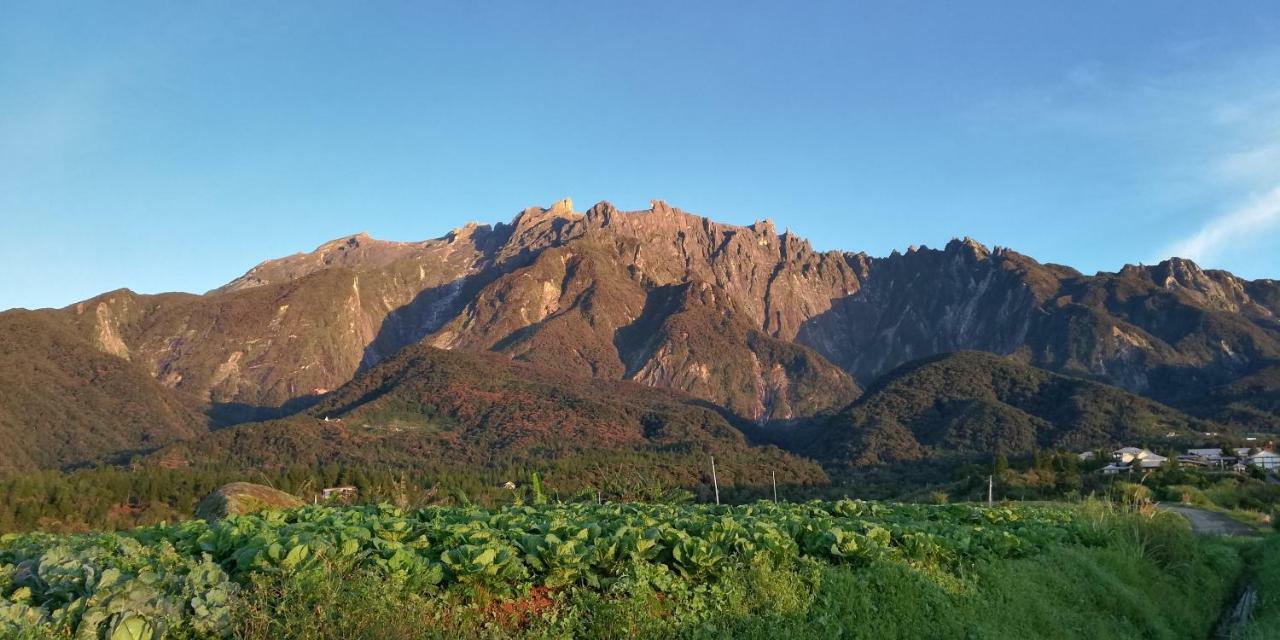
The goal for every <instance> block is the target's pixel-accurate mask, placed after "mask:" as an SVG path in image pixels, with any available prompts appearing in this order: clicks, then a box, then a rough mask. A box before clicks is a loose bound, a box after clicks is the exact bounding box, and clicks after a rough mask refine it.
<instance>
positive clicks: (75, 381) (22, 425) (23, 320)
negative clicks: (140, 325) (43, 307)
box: [0, 311, 206, 471]
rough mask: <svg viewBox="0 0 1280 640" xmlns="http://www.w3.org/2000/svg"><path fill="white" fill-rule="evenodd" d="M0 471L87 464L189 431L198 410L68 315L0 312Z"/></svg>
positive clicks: (196, 426)
mask: <svg viewBox="0 0 1280 640" xmlns="http://www.w3.org/2000/svg"><path fill="white" fill-rule="evenodd" d="M0 390H2V391H0V442H3V443H5V444H4V446H3V447H0V471H5V470H14V469H29V468H39V467H63V466H68V465H76V464H86V463H90V462H95V461H101V460H106V459H109V458H119V457H120V456H127V455H129V454H131V453H141V452H145V451H149V450H151V449H154V448H156V447H159V446H162V445H165V444H168V443H170V442H174V441H177V440H182V439H186V438H191V437H194V436H196V435H197V434H199V433H202V432H204V431H205V430H206V428H205V422H204V419H203V416H201V415H200V414H199V413H198V412H197V411H196V410H194V408H193V407H191V406H188V405H187V404H186V403H184V402H183V399H182V398H181V397H180V396H178V394H176V393H174V392H173V391H172V390H171V389H169V388H167V387H165V386H164V385H162V384H160V383H159V382H158V381H156V380H155V379H154V378H152V377H151V376H150V375H148V374H147V372H146V371H143V370H141V369H139V368H137V367H136V366H134V365H133V363H131V362H129V361H127V360H124V359H123V358H120V357H117V356H114V355H112V354H109V353H104V352H103V351H101V350H99V349H97V348H94V347H93V346H92V345H90V344H89V343H88V342H87V341H85V340H84V339H83V338H82V336H81V335H80V333H79V332H78V331H77V330H76V328H75V327H74V326H73V325H72V324H71V323H70V322H69V321H68V319H67V318H66V317H65V316H64V315H62V314H58V313H50V312H44V311H10V312H8V313H4V314H0Z"/></svg>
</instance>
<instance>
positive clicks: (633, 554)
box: [0, 500, 1105, 640]
mask: <svg viewBox="0 0 1280 640" xmlns="http://www.w3.org/2000/svg"><path fill="white" fill-rule="evenodd" d="M1095 525H1096V523H1091V522H1090V521H1089V520H1088V519H1087V518H1084V517H1082V516H1081V515H1080V512H1079V511H1078V510H1074V509H1069V508H1058V507H1034V506H1019V507H992V508H988V507H978V506H966V505H949V506H931V505H905V504H882V503H874V502H861V501H850V500H842V501H838V502H816V501H815V502H809V503H803V504H776V503H768V502H763V503H756V504H752V505H747V506H710V505H685V506H679V505H637V504H604V505H596V504H562V505H540V506H511V507H507V508H501V509H496V510H490V509H482V508H471V507H469V508H426V509H421V510H414V511H402V510H399V509H396V508H393V507H390V506H366V507H325V506H308V507H303V508H300V509H296V510H291V511H282V512H264V513H261V514H257V515H249V516H235V517H230V518H227V519H225V520H221V521H216V522H205V521H202V520H193V521H187V522H181V523H178V524H174V525H162V526H156V527H149V528H143V529H137V530H133V531H129V532H122V533H99V534H84V535H49V534H40V533H33V534H11V535H5V536H3V537H0V637H9V636H17V635H19V634H20V633H27V634H30V633H32V630H36V631H48V632H50V633H57V634H65V635H67V636H71V637H77V638H79V637H84V638H107V639H109V640H142V639H152V638H160V637H230V636H233V635H235V634H236V629H237V626H236V625H237V622H236V618H237V615H238V608H239V603H240V601H241V599H242V598H244V597H246V596H247V595H248V594H249V593H250V592H251V591H252V590H253V589H254V585H255V584H258V583H259V582H260V581H261V579H262V578H263V577H264V576H265V577H270V576H281V575H292V574H302V573H305V572H307V571H309V570H320V571H327V570H329V569H330V568H332V567H336V566H342V567H347V568H354V569H356V570H358V571H359V572H360V575H365V576H373V577H374V578H379V577H380V578H384V579H386V580H388V581H394V582H395V583H396V584H397V585H400V586H401V587H402V588H403V589H406V590H408V591H410V592H413V593H416V594H425V596H427V597H428V598H430V597H438V598H441V599H450V601H451V602H458V601H459V598H462V600H466V599H468V598H471V599H475V598H481V599H485V600H491V601H495V602H502V601H503V600H504V599H518V598H521V597H524V596H527V595H528V594H529V593H531V592H535V591H536V592H539V593H544V594H545V593H550V594H556V593H565V592H592V593H597V594H603V595H602V597H605V598H607V597H610V596H609V595H608V594H620V593H622V594H625V593H628V592H631V591H634V590H636V589H637V588H639V586H638V585H637V584H635V583H636V581H642V582H643V583H644V584H643V585H642V586H643V587H644V588H645V589H648V590H651V591H652V592H654V593H657V594H663V593H673V594H674V593H677V592H687V591H690V590H697V589H699V588H700V586H701V585H707V584H711V583H714V582H715V581H716V580H717V579H718V578H719V577H720V576H722V575H724V573H725V572H727V571H731V570H732V569H733V568H734V567H741V566H743V564H744V563H750V562H751V561H752V560H753V559H758V558H767V559H769V560H770V561H771V562H802V561H803V562H816V563H821V564H823V565H828V564H829V565H837V566H849V567H854V568H856V567H860V566H865V565H868V564H869V563H873V562H880V563H883V562H889V563H895V564H901V565H904V566H906V567H932V568H939V569H942V570H946V571H949V572H951V573H954V574H956V575H963V574H964V573H965V571H966V570H967V568H970V567H973V566H975V565H977V564H978V563H981V562H983V561H987V560H998V559H1009V558H1019V557H1026V556H1028V555H1032V554H1035V553H1037V552H1039V551H1042V550H1044V549H1047V548H1049V547H1052V546H1062V545H1073V546H1081V547H1086V548H1087V547H1090V546H1097V545H1101V544H1104V543H1105V534H1104V533H1103V531H1102V530H1101V529H1099V528H1098V527H1097V526H1095ZM620 583H625V589H621V590H620V589H619V588H618V587H619V584H620ZM618 597H625V596H624V595H623V596H618Z"/></svg>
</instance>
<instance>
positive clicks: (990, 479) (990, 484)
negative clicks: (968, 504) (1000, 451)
mask: <svg viewBox="0 0 1280 640" xmlns="http://www.w3.org/2000/svg"><path fill="white" fill-rule="evenodd" d="M995 478H996V477H995V476H987V506H988V507H989V506H991V505H993V504H995V488H996V480H995Z"/></svg>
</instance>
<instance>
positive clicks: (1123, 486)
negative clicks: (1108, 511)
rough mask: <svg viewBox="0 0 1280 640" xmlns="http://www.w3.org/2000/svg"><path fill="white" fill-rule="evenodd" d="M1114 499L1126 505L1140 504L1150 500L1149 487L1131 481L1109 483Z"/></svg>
mask: <svg viewBox="0 0 1280 640" xmlns="http://www.w3.org/2000/svg"><path fill="white" fill-rule="evenodd" d="M1111 494H1112V497H1113V499H1114V500H1116V501H1119V502H1122V503H1124V504H1127V505H1141V504H1147V503H1149V502H1151V499H1152V493H1151V489H1150V488H1149V487H1146V486H1143V485H1140V484H1137V483H1133V482H1116V483H1115V484H1113V485H1111Z"/></svg>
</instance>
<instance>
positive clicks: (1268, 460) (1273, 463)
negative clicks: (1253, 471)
mask: <svg viewBox="0 0 1280 640" xmlns="http://www.w3.org/2000/svg"><path fill="white" fill-rule="evenodd" d="M1245 463H1246V464H1248V465H1249V466H1251V467H1257V468H1259V469H1266V470H1267V471H1270V470H1272V469H1280V454H1277V453H1276V452H1274V451H1259V452H1257V453H1255V454H1253V455H1251V456H1249V457H1247V458H1245Z"/></svg>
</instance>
